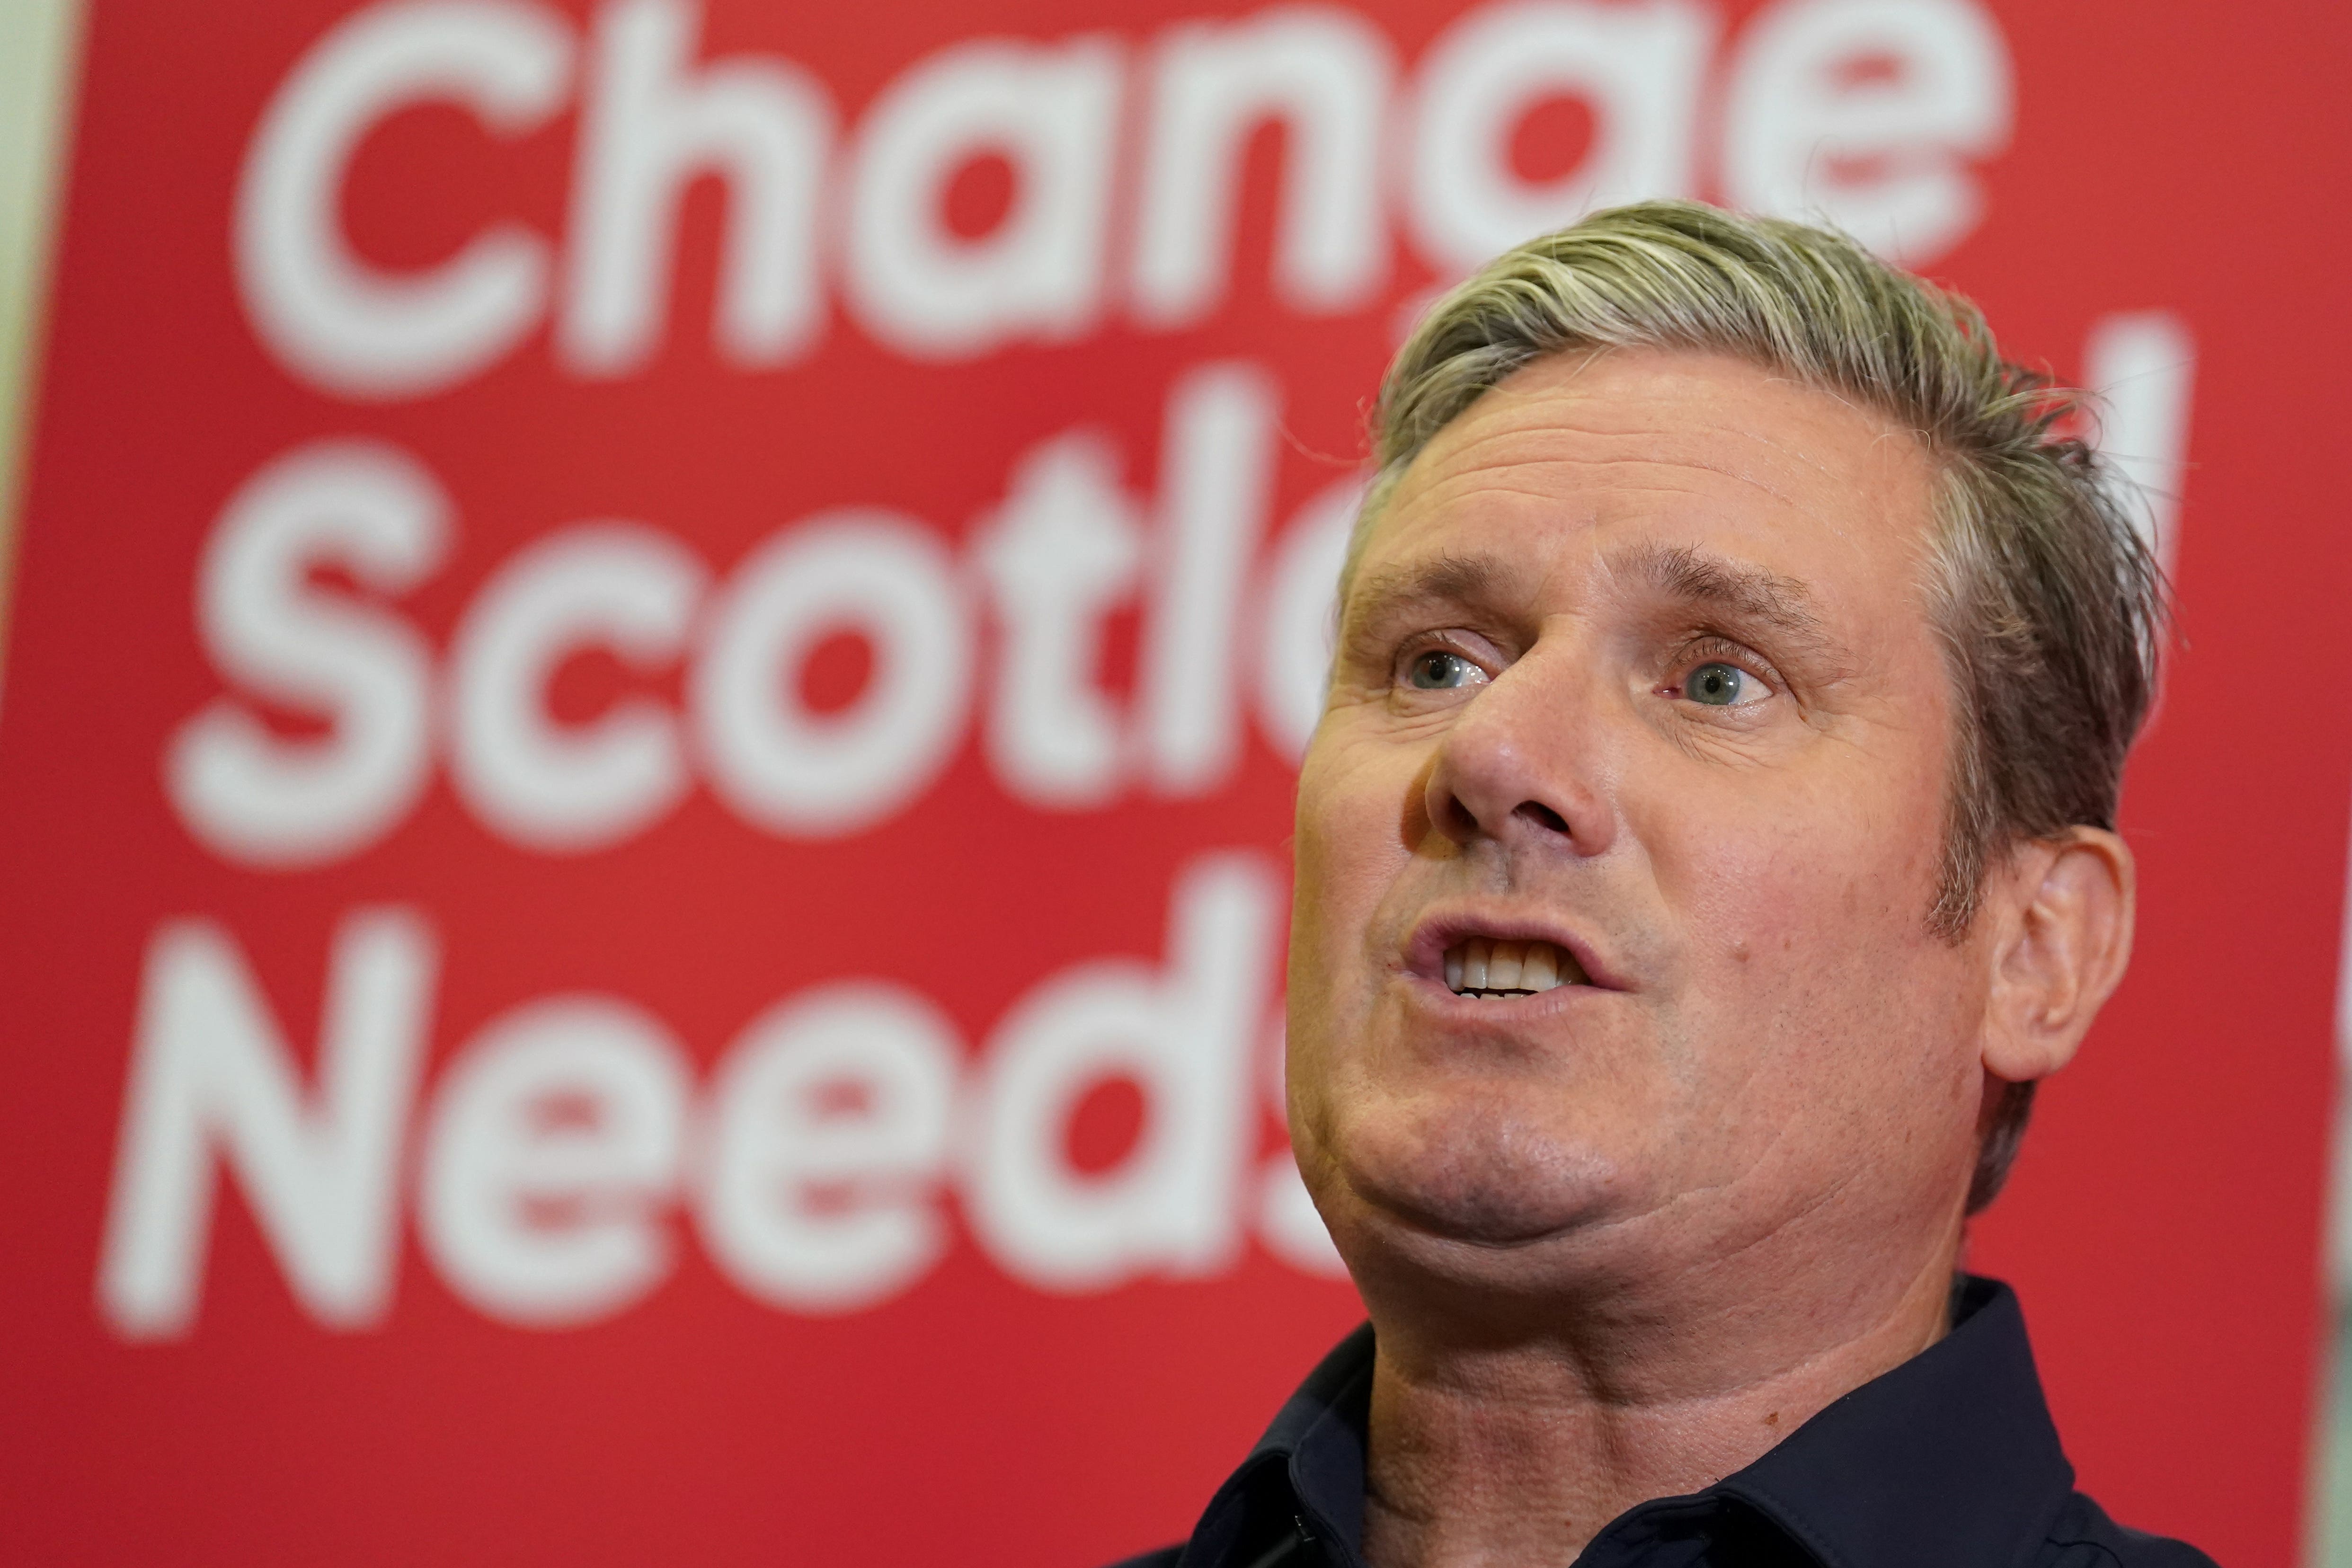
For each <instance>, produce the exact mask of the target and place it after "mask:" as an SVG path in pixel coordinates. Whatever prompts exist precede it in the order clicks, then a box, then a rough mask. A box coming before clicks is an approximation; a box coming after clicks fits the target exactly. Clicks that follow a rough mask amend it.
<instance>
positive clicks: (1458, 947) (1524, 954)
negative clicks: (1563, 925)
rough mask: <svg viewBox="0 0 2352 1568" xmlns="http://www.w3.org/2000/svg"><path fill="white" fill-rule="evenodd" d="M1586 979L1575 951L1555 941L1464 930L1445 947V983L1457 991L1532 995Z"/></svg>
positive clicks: (1477, 994) (1460, 993)
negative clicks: (1502, 937) (1507, 939)
mask: <svg viewBox="0 0 2352 1568" xmlns="http://www.w3.org/2000/svg"><path fill="white" fill-rule="evenodd" d="M1590 983H1591V981H1590V979H1589V978H1588V977H1587V976H1586V975H1585V973H1584V968H1583V966H1582V965H1580V964H1579V963H1578V962H1577V961H1576V956H1575V955H1574V954H1572V953H1570V952H1569V950H1568V949H1567V948H1565V947H1562V946H1559V945H1558V944H1556V943H1551V942H1501V941H1496V940H1494V939H1492V938H1490V937H1486V936H1465V937H1464V938H1463V939H1462V940H1461V941H1459V942H1456V943H1455V944H1454V946H1451V947H1448V948H1447V949H1446V950H1445V986H1446V988H1447V989H1448V990H1450V991H1452V992H1453V993H1454V995H1455V996H1457V997H1532V996H1536V995H1538V994H1540V993H1541V992H1544V991H1549V990H1555V989H1557V988H1559V987H1561V986H1582V985H1589V984H1590Z"/></svg>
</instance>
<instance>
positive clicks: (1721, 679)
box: [1683, 664, 1764, 707]
mask: <svg viewBox="0 0 2352 1568" xmlns="http://www.w3.org/2000/svg"><path fill="white" fill-rule="evenodd" d="M1683 695H1685V696H1686V697H1688V698H1690V699H1691V701H1693V702H1696V703H1705V704H1706V705H1707V706H1709V707H1736V706H1740V705H1741V704H1744V703H1751V702H1755V701H1757V700H1759V698H1761V697H1762V696H1763V695H1764V683H1763V682H1761V681H1759V680H1758V679H1757V678H1756V677H1755V676H1753V675H1751V674H1748V672H1747V671H1745V670H1743V669H1740V668H1739V667H1738V665H1736V664H1701V665H1700V666H1699V667H1698V668H1696V669H1695V670H1693V671H1692V672H1691V673H1690V674H1689V675H1688V676H1687V677H1686V678H1685V680H1684V681H1683Z"/></svg>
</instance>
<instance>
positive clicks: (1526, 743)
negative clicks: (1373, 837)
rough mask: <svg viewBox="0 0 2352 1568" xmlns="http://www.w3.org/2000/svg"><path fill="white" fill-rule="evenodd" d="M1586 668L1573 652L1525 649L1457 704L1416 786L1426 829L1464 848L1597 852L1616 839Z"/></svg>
mask: <svg viewBox="0 0 2352 1568" xmlns="http://www.w3.org/2000/svg"><path fill="white" fill-rule="evenodd" d="M1605 706H1606V699H1605V698H1604V697H1602V696H1601V694H1600V693H1598V692H1597V691H1595V690H1594V689H1593V682H1592V679H1591V672H1590V670H1589V669H1588V668H1585V667H1583V665H1582V662H1581V661H1580V660H1579V659H1578V658H1576V657H1575V656H1574V655H1573V653H1571V651H1570V650H1568V649H1565V648H1561V649H1555V650H1544V649H1542V648H1541V647H1540V646H1539V647H1538V648H1537V649H1532V650H1530V651H1529V653H1528V655H1527V656H1526V657H1524V658H1522V659H1520V660H1519V661H1518V662H1517V664H1513V665H1512V666H1511V667H1510V668H1508V669H1507V670H1505V671H1504V672H1503V673H1502V674H1500V675H1498V676H1496V679H1495V680H1494V682H1493V683H1492V684H1491V685H1486V686H1484V687H1482V688H1480V689H1479V691H1478V694H1477V695H1475V696H1474V697H1472V698H1471V699H1470V700H1469V701H1468V702H1467V703H1466V704H1465V705H1464V706H1463V708H1462V710H1461V712H1460V713H1459V714H1458V715H1456V716H1455V717H1454V723H1453V724H1452V725H1451V726H1450V727H1448V728H1447V730H1446V732H1445V737H1444V739H1443V740H1441V741H1440V742H1439V743H1438V747H1437V757H1436V759H1435V761H1434V763H1433V765H1432V767H1431V768H1430V771H1429V778H1428V781H1427V783H1426V784H1425V785H1424V786H1423V790H1424V796H1423V802H1424V806H1425V809H1426V810H1427V811H1428V814H1429V821H1430V825H1431V826H1432V827H1433V828H1435V829H1436V831H1439V832H1440V833H1443V834H1444V835H1445V837H1447V838H1448V839H1451V840H1453V841H1454V842H1455V843H1457V844H1460V845H1463V846H1465V847H1467V846H1468V845H1470V844H1471V843H1473V842H1475V841H1477V840H1480V839H1486V840H1490V841H1495V842H1497V843H1499V844H1501V845H1503V846H1504V847H1506V848H1509V849H1528V850H1536V851H1541V850H1545V849H1549V850H1553V851H1555V852H1568V853H1573V854H1578V855H1594V854H1599V853H1601V852H1602V851H1603V850H1605V849H1607V848H1608V847H1609V844H1610V841H1611V840H1612V838H1613V837H1614V836H1615V831H1616V813H1615V811H1614V810H1613V809H1612V805H1611V801H1610V799H1609V795H1608V793H1607V791H1606V790H1605V789H1603V788H1602V785H1601V778H1602V776H1603V775H1604V774H1605V773H1606V771H1607V768H1608V763H1607V753H1608V749H1609V747H1608V744H1607V740H1606V737H1605V736H1604V734H1603V733H1602V732H1603V730H1604V728H1605V720H1604V716H1603V713H1602V711H1601V710H1602V709H1603V708H1604V707H1605Z"/></svg>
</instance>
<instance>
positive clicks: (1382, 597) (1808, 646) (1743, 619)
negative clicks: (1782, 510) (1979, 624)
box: [1340, 542, 1849, 670]
mask: <svg viewBox="0 0 2352 1568" xmlns="http://www.w3.org/2000/svg"><path fill="white" fill-rule="evenodd" d="M1602 564H1603V567H1604V569H1605V571H1606V573H1607V575H1608V576H1609V577H1610V578H1612V579H1613V580H1616V581H1618V582H1620V583H1621V584H1626V585H1631V586H1635V587H1638V588H1641V589H1644V590H1647V591H1648V592H1649V593H1650V594H1652V595H1654V596H1655V597H1656V598H1658V599H1661V600H1664V601H1666V602H1667V603H1668V604H1670V605H1671V606H1672V607H1673V608H1674V609H1675V611H1677V612H1681V613H1683V614H1686V615H1689V616H1692V617H1693V618H1695V619H1703V620H1709V621H1716V622H1722V623H1724V624H1723V630H1724V631H1726V632H1747V633H1749V634H1755V633H1759V632H1769V633H1770V634H1771V636H1772V640H1773V641H1774V642H1776V643H1779V644H1780V649H1781V652H1782V653H1784V654H1786V655H1790V656H1795V657H1799V658H1803V659H1806V660H1807V661H1808V662H1810V663H1813V664H1818V665H1821V666H1824V667H1826V668H1829V669H1832V670H1843V668H1844V666H1845V665H1846V664H1848V663H1849V660H1848V657H1847V654H1846V652H1845V649H1844V648H1843V645H1842V644H1840V643H1839V642H1838V640H1837V639H1836V638H1835V637H1834V636H1832V634H1831V632H1830V630H1829V626H1828V624H1827V622H1826V621H1825V620H1824V619H1823V617H1822V612H1821V611H1820V609H1819V607H1818V604H1817V601H1815V599H1814V596H1813V592H1812V591H1811V589H1810V588H1809V587H1807V586H1806V584H1805V583H1804V581H1803V580H1801V579H1799V578H1794V577H1790V576H1788V575H1786V574H1785V573H1782V572H1777V571H1773V570H1769V568H1766V567H1761V566H1758V565H1756V564H1755V563H1754V562H1752V561H1743V560H1738V559H1733V558H1731V557H1729V556H1724V555H1718V554H1717V553H1715V552H1714V551H1712V550H1706V549H1698V548H1697V547H1696V546H1692V545H1664V544H1657V543H1654V542H1651V543H1643V544H1638V545H1633V546H1630V547H1628V548H1626V549H1620V550H1616V551H1613V552H1612V553H1611V554H1610V555H1609V556H1607V557H1606V558H1605V559H1604V560H1603V563H1602ZM1527 593H1528V583H1527V582H1526V581H1525V580H1523V579H1522V578H1521V576H1520V574H1519V573H1518V572H1517V571H1516V570H1512V569H1511V568H1510V567H1509V566H1508V565H1507V564H1506V563H1504V562H1502V561H1499V560H1496V559H1493V558H1491V557H1487V556H1478V555H1442V556H1438V557H1436V558H1435V559H1429V560H1423V561H1417V562H1413V563H1412V564H1409V565H1402V566H1391V567H1386V568H1382V569H1380V570H1373V571H1369V572H1367V573H1365V574H1364V576H1363V577H1362V578H1361V579H1360V580H1358V581H1357V582H1356V583H1355V584H1353V585H1351V587H1350V590H1349V595H1348V602H1347V604H1346V605H1344V606H1343V607H1342V615H1341V622H1340V624H1341V632H1342V635H1343V636H1344V635H1345V634H1346V632H1347V630H1348V629H1349V627H1350V626H1353V625H1357V624H1360V622H1362V621H1363V620H1364V619H1365V618H1366V617H1370V616H1376V615H1379V614H1381V613H1383V612H1391V611H1395V610H1397V609H1399V608H1401V607H1404V606H1411V605H1431V604H1448V605H1465V606H1470V605H1477V606H1486V607H1491V608H1495V609H1502V610H1507V607H1508V606H1509V605H1510V603H1511V602H1512V601H1517V600H1522V599H1524V598H1525V597H1526V595H1527Z"/></svg>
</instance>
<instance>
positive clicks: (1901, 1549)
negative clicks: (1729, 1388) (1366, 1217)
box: [1181, 1278, 2074, 1568]
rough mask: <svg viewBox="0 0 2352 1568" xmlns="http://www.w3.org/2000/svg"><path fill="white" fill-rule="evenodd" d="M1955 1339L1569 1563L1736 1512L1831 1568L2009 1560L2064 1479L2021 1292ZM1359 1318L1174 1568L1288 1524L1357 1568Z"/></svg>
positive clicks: (1976, 1308) (1970, 1298)
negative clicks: (1760, 1519) (1759, 1519)
mask: <svg viewBox="0 0 2352 1568" xmlns="http://www.w3.org/2000/svg"><path fill="white" fill-rule="evenodd" d="M1952 1318H1953V1323H1952V1329H1951V1332H1950V1333H1948V1334H1946V1335H1945V1336H1944V1337H1943V1338H1942V1339H1941V1340H1939V1341H1937V1343H1935V1344H1933V1345H1931V1346H1929V1347H1928V1348H1927V1350H1926V1351H1924V1352H1922V1353H1921V1354H1918V1355H1916V1356H1914V1357H1912V1358H1911V1359H1910V1360H1909V1361H1906V1362H1905V1363H1903V1364H1901V1365H1900V1366H1897V1367H1895V1369H1894V1370H1892V1371H1890V1372H1887V1373H1885V1375H1881V1376H1879V1377H1877V1378H1874V1379H1873V1380H1872V1381H1871V1382H1869V1383H1866V1384H1864V1385H1862V1386H1861V1387H1859V1388H1857V1389H1855V1390H1854V1391H1853V1392H1852V1393H1851V1394H1848V1395H1846V1396H1843V1398H1841V1399H1838V1400H1836V1401H1835V1402H1833V1403H1832V1404H1831V1405H1830V1406H1828V1407H1827V1408H1825V1409H1823V1410H1822V1411H1821V1413H1820V1414H1818V1415H1816V1416H1813V1417H1812V1418H1811V1420H1809V1421H1807V1422H1805V1423H1804V1424H1803V1425H1802V1426H1801V1427H1798V1428H1797V1430H1795V1431H1794V1432H1792V1433H1790V1435H1789V1436H1788V1437H1786V1438H1784V1439H1782V1441H1781V1442H1780V1444H1779V1446H1777V1447H1775V1448H1772V1449H1771V1450H1770V1451H1769V1453H1767V1454H1765V1455H1764V1457H1763V1458H1759V1459H1758V1460H1757V1461H1756V1462H1755V1463H1754V1464H1752V1465H1749V1466H1748V1468H1747V1469H1743V1470H1740V1471H1738V1473H1737V1474H1734V1475H1731V1476H1728V1477H1726V1478H1725V1479H1723V1480H1721V1481H1719V1482H1717V1484H1716V1485H1715V1486H1713V1487H1710V1488H1708V1489H1707V1490H1706V1491H1704V1492H1701V1493H1699V1494H1697V1495H1696V1496H1695V1497H1688V1498H1666V1499H1660V1500H1657V1501H1654V1502H1649V1503H1644V1504H1643V1505H1642V1506H1641V1507H1639V1508H1635V1509H1633V1510H1631V1511H1628V1512H1627V1513H1626V1514H1624V1515H1623V1516H1622V1518H1620V1519H1618V1520H1616V1521H1614V1522H1612V1524H1611V1525H1610V1526H1609V1527H1608V1528H1607V1529H1606V1530H1604V1531H1601V1534H1600V1535H1599V1536H1598V1537H1596V1538H1595V1539H1594V1541H1593V1542H1592V1544H1591V1546H1590V1547H1589V1548H1588V1549H1587V1550H1586V1552H1585V1553H1584V1555H1583V1557H1582V1558H1581V1559H1580V1563H1583V1564H1588V1565H1591V1568H1600V1565H1601V1564H1605V1563H1621V1562H1625V1561H1628V1560H1629V1559H1630V1558H1631V1557H1632V1556H1633V1555H1634V1554H1636V1553H1637V1552H1639V1549H1640V1545H1641V1543H1642V1542H1644V1541H1646V1540H1648V1539H1651V1538H1653V1537H1654V1535H1655V1533H1656V1531H1657V1530H1658V1529H1659V1527H1660V1526H1661V1525H1664V1524H1665V1523H1667V1522H1668V1521H1675V1524H1676V1525H1677V1527H1679V1526H1680V1525H1681V1524H1682V1523H1684V1522H1685V1521H1692V1520H1694V1519H1696V1518H1702V1517H1704V1516H1706V1515H1707V1514H1709V1513H1712V1512H1715V1511H1720V1510H1722V1509H1724V1508H1725V1507H1726V1505H1727V1504H1734V1503H1736V1504H1744V1505H1745V1506H1746V1508H1748V1509H1750V1510H1753V1511H1755V1512H1757V1513H1759V1514H1761V1515H1763V1516H1764V1518H1766V1519H1767V1520H1769V1521H1771V1522H1772V1523H1773V1524H1775V1525H1777V1526H1778V1527H1779V1528H1780V1530H1781V1531H1783V1532H1785V1533H1786V1534H1787V1535H1788V1536H1789V1537H1790V1540H1792V1541H1793V1542H1796V1543H1797V1544H1798V1545H1800V1546H1801V1547H1803V1548H1804V1549H1805V1550H1806V1551H1807V1552H1810V1553H1811V1555H1812V1556H1813V1557H1814V1558H1816V1559H1818V1560H1819V1561H1820V1562H1821V1563H1822V1564H1824V1565H1825V1568H1875V1565H1877V1564H1882V1563H1886V1564H1895V1563H1899V1564H1904V1565H1905V1568H1942V1565H1944V1564H1955V1565H1957V1564H1962V1563H1967V1564H1988V1563H1999V1564H2008V1563H2016V1562H2019V1561H2021V1560H2022V1559H2023V1558H2024V1557H2025V1556H2026V1554H2027V1553H2028V1552H2030V1551H2031V1550H2032V1548H2033V1547H2034V1546H2035V1545H2036V1544H2038V1543H2039V1542H2040V1541H2041V1540H2042V1536H2043V1535H2044V1533H2045V1532H2046V1531H2047V1530H2048V1528H2049V1525H2050V1522H2051V1521H2052V1520H2053V1517H2054V1516H2055V1515H2056V1513H2057V1511H2058V1510H2059V1509H2060V1508H2061V1507H2063V1505H2064V1503H2065V1501H2066V1500H2067V1498H2068V1496H2069V1495H2070V1493H2071V1492H2072V1491H2073V1490H2074V1469H2073V1467H2072V1466H2070V1465H2069V1464H2068V1463H2067V1462H2066V1457H2065V1453H2064V1451H2063V1449H2062V1448H2060V1446H2059V1442H2058V1433H2057V1429H2056V1427H2054V1426H2053V1425H2052V1423H2051V1419H2050V1412H2049V1408H2048V1406H2046V1404H2045V1403H2044V1402H2043V1399H2042V1384H2041V1379H2040V1377H2039V1376H2038V1375H2036V1373H2035V1371H2034V1366H2033V1352H2032V1347H2031V1346H2030V1344H2029V1343H2028V1342H2027V1339H2026V1333H2025V1318H2024V1314H2023V1313H2022V1312H2021V1311H2020V1309H2019V1307H2018V1304H2017V1297H2016V1295H2015V1294H2014V1293H2013V1292H2011V1290H2010V1289H2009V1287H2008V1286H2006V1285H2003V1284H2001V1283H2000V1282H1999V1281H1992V1280H1980V1279H1974V1278H1967V1279H1963V1280H1962V1281H1961V1282H1960V1288H1959V1289H1958V1290H1957V1291H1955V1292H1954V1299H1953V1313H1952ZM1372 1351H1373V1345H1372V1330H1371V1325H1370V1324H1369V1323H1367V1324H1365V1325H1364V1326H1362V1327H1361V1328H1359V1329H1358V1330H1356V1332H1355V1333H1352V1334H1349V1336H1348V1338H1347V1339H1345V1340H1343V1341H1342V1342H1340V1343H1339V1346H1338V1348H1336V1349H1335V1350H1333V1351H1332V1352H1331V1354H1329V1355H1328V1356H1326V1357H1325V1358H1324V1360H1323V1363H1322V1364H1321V1365H1319V1366H1318V1367H1317V1368H1316V1369H1315V1371H1314V1373H1313V1374H1312V1375H1310V1376H1308V1378H1307V1381H1306V1382H1305V1383H1304V1384H1302V1385H1300V1386H1299V1389H1298V1392H1297V1393H1296V1394H1294V1395H1293V1396H1291V1397H1290V1400H1289V1402H1288V1403H1287V1404H1286V1405H1285V1406H1283V1407H1282V1411H1281V1413H1280V1414H1279V1415H1277V1416H1276V1417H1275V1419H1274V1422H1273V1424H1272V1425H1271V1426H1269V1427H1267V1428H1266V1431H1265V1437H1262V1438H1260V1439H1259V1441H1258V1444H1257V1447H1256V1448H1254V1449H1252V1450H1251V1452H1250V1457H1249V1458H1248V1459H1247V1460H1245V1461H1244V1464H1243V1465H1242V1467H1241V1469H1238V1470H1236V1471H1235V1472H1234V1476H1233V1478H1232V1479H1229V1480H1228V1481H1227V1482H1226V1483H1225V1485H1224V1486H1223V1488H1221V1489H1220V1490H1219V1491H1218V1493H1217V1496H1216V1499H1215V1500H1213V1501H1212V1502H1211V1503H1210V1505H1209V1509H1208V1511H1207V1512H1206V1513H1204V1514H1203V1515H1202V1520H1201V1526H1200V1528H1199V1529H1198V1530H1197V1531H1195V1532H1194V1534H1193V1537H1192V1542H1191V1543H1190V1544H1189V1545H1188V1547H1187V1549H1186V1551H1185V1552H1184V1555H1183V1557H1182V1560H1181V1561H1182V1563H1183V1565H1184V1568H1210V1565H1213V1564H1220V1565H1221V1564H1223V1563H1229V1562H1235V1561H1238V1562H1241V1563H1247V1562H1249V1561H1251V1560H1252V1557H1254V1556H1255V1554H1256V1552H1259V1551H1262V1550H1263V1549H1264V1544H1265V1542H1266V1541H1267V1540H1268V1539H1269V1537H1270V1536H1272V1535H1275V1534H1278V1533H1279V1532H1281V1531H1288V1530H1290V1529H1292V1528H1294V1526H1296V1527H1302V1528H1303V1530H1304V1531H1305V1532H1306V1533H1308V1534H1312V1535H1315V1536H1317V1537H1318V1538H1319V1539H1320V1540H1321V1541H1322V1542H1324V1543H1325V1545H1326V1547H1327V1551H1328V1560H1330V1561H1332V1562H1335V1563H1343V1564H1349V1565H1352V1564H1354V1563H1357V1561H1358V1556H1357V1553H1358V1550H1359V1546H1360V1542H1361V1539H1362V1533H1363V1514H1364V1458H1365V1439H1366V1433H1367V1431H1368V1429H1369V1425H1370V1406H1371V1382H1372Z"/></svg>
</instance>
